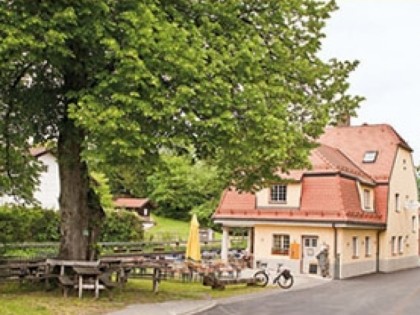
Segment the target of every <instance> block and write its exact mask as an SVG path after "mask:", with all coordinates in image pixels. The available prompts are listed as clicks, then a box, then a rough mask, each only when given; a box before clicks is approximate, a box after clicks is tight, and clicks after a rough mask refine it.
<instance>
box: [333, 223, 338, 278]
mask: <svg viewBox="0 0 420 315" xmlns="http://www.w3.org/2000/svg"><path fill="white" fill-rule="evenodd" d="M332 228H333V230H334V276H333V277H334V279H335V280H338V279H340V257H339V255H338V245H337V243H338V234H337V227H336V226H335V223H333V224H332Z"/></svg>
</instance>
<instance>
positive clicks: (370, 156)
mask: <svg viewBox="0 0 420 315" xmlns="http://www.w3.org/2000/svg"><path fill="white" fill-rule="evenodd" d="M377 157H378V151H366V153H365V155H364V156H363V163H375V161H376V158H377Z"/></svg>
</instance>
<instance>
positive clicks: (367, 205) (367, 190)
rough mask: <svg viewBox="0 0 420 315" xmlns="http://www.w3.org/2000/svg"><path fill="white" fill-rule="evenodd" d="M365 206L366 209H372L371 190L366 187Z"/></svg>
mask: <svg viewBox="0 0 420 315" xmlns="http://www.w3.org/2000/svg"><path fill="white" fill-rule="evenodd" d="M363 207H364V209H365V210H371V206H370V190H369V189H364V190H363Z"/></svg>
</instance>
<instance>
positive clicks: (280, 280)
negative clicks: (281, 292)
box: [277, 274, 294, 289]
mask: <svg viewBox="0 0 420 315" xmlns="http://www.w3.org/2000/svg"><path fill="white" fill-rule="evenodd" d="M293 283H294V279H293V276H292V275H289V276H288V277H286V276H285V275H283V274H281V275H280V276H278V277H277V284H278V285H279V286H280V287H281V288H283V289H289V288H291V287H292V285H293Z"/></svg>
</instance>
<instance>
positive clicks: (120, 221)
mask: <svg viewBox="0 0 420 315" xmlns="http://www.w3.org/2000/svg"><path fill="white" fill-rule="evenodd" d="M142 239H143V228H142V221H141V219H140V217H139V216H138V215H137V214H135V213H132V212H129V211H119V212H116V211H107V212H106V219H105V221H104V222H103V226H102V238H101V241H105V242H117V241H124V242H129V241H140V240H142ZM59 240H60V213H59V212H57V211H53V210H45V209H40V208H25V207H22V206H1V207H0V243H3V244H4V243H22V242H57V241H59Z"/></svg>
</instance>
